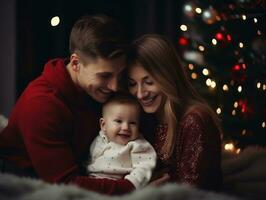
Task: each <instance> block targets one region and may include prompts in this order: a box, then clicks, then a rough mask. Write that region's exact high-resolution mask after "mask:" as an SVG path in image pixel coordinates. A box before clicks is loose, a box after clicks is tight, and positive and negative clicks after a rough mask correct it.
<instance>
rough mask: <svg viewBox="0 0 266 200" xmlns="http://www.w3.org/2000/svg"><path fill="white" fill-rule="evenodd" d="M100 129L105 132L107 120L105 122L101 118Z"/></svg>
mask: <svg viewBox="0 0 266 200" xmlns="http://www.w3.org/2000/svg"><path fill="white" fill-rule="evenodd" d="M100 127H101V130H103V131H105V120H104V118H100Z"/></svg>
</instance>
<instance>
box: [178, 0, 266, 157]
mask: <svg viewBox="0 0 266 200" xmlns="http://www.w3.org/2000/svg"><path fill="white" fill-rule="evenodd" d="M261 2H265V5H266V0H256V1H252V0H234V1H220V2H219V3H218V2H217V1H207V2H206V1H205V2H204V3H203V2H201V1H196V0H189V1H188V2H187V3H185V4H184V5H187V9H185V7H184V13H183V15H184V21H183V22H182V23H181V24H182V25H185V26H186V28H185V29H183V30H185V33H183V37H186V39H187V41H188V44H187V45H186V42H185V41H183V42H182V41H181V40H180V41H179V47H180V48H181V49H180V50H181V52H182V55H183V57H184V61H185V62H186V63H187V62H192V63H193V64H194V65H195V66H194V65H192V64H191V65H190V64H188V68H189V71H190V70H191V71H190V74H191V78H192V79H193V77H194V76H195V75H193V73H195V74H197V79H200V80H203V82H200V81H199V82H193V83H196V84H198V85H197V87H199V89H200V90H199V92H202V95H203V96H204V95H206V99H208V102H210V103H211V105H217V102H219V104H220V105H221V106H217V107H216V108H214V110H215V112H216V114H217V115H219V117H220V118H221V119H222V124H223V125H224V126H225V127H226V129H225V130H226V131H225V133H224V138H223V140H227V139H228V138H234V137H235V135H232V134H234V133H240V134H239V135H238V136H237V137H236V138H237V140H239V141H229V142H227V143H228V144H230V143H232V145H234V147H233V150H232V152H233V153H240V152H241V149H240V148H237V147H236V144H237V143H238V142H239V143H241V144H240V145H241V146H243V148H245V147H246V146H247V145H249V144H248V142H250V141H251V140H249V137H253V136H254V137H255V136H256V134H261V131H262V130H263V131H265V126H266V124H265V116H266V107H265V97H264V96H263V95H264V92H265V91H266V83H265V81H264V79H265V74H266V68H265V67H264V66H265V65H266V60H265V46H266V39H265V37H264V31H265V27H266V18H265V16H266V15H265V12H264V11H266V7H265V6H264V7H263V6H261ZM257 8H259V9H257ZM250 9H252V10H250ZM192 18H193V19H192ZM180 32H182V31H180ZM262 36H263V37H262ZM209 48H212V49H209ZM183 52H184V53H183ZM187 53H194V54H195V53H197V55H200V57H201V59H200V62H199V59H198V57H195V56H194V57H193V58H192V57H190V58H189V57H188V56H187V55H188V54H187ZM199 66H201V67H202V68H201V69H200V67H199ZM206 66H208V67H206ZM194 78H195V77H194ZM214 78H215V79H216V80H214ZM204 80H205V82H204ZM216 81H217V82H216ZM200 83H202V84H201V85H200ZM205 84H206V85H205ZM216 84H217V85H216ZM220 84H221V86H222V87H221V89H220ZM213 88H219V89H220V90H213ZM209 96H212V97H214V98H208V97H209ZM263 99H264V100H263ZM241 137H245V138H244V140H241ZM243 141H244V144H243V143H242V142H243ZM252 141H253V140H252ZM252 141H251V142H252ZM254 141H259V140H257V138H256V140H254ZM261 141H262V140H261ZM264 141H266V135H265V140H264ZM236 142H237V143H236ZM259 142H260V141H259ZM223 145H224V144H223ZM228 149H230V145H229V148H228Z"/></svg>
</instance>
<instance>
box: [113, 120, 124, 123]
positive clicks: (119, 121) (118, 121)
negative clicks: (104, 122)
mask: <svg viewBox="0 0 266 200" xmlns="http://www.w3.org/2000/svg"><path fill="white" fill-rule="evenodd" d="M114 121H115V122H116V123H122V120H120V119H115V120H114Z"/></svg>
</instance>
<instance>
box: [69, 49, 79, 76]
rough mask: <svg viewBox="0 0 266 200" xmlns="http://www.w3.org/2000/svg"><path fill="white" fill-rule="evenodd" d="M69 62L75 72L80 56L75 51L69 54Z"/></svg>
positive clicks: (77, 69) (77, 68)
mask: <svg viewBox="0 0 266 200" xmlns="http://www.w3.org/2000/svg"><path fill="white" fill-rule="evenodd" d="M70 64H71V67H72V69H73V71H75V72H77V71H79V67H80V58H79V56H78V55H77V54H76V53H73V54H71V56H70Z"/></svg>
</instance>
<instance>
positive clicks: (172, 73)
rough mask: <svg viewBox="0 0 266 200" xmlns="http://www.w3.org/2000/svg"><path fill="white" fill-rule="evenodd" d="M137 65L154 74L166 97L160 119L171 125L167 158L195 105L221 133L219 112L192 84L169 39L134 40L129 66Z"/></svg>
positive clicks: (168, 132) (146, 38)
mask: <svg viewBox="0 0 266 200" xmlns="http://www.w3.org/2000/svg"><path fill="white" fill-rule="evenodd" d="M135 64H140V65H141V66H142V67H143V68H144V69H145V70H146V71H147V72H148V73H149V74H150V75H151V76H152V77H153V79H154V80H155V81H156V82H157V84H158V86H159V87H160V89H161V91H162V93H163V94H164V96H165V98H164V101H163V103H164V105H163V108H162V110H163V111H162V117H161V119H158V120H159V122H161V123H165V122H166V123H167V125H168V130H167V136H166V142H165V143H164V146H163V147H162V150H163V153H164V154H165V155H167V158H169V157H170V156H171V155H172V152H173V149H174V145H175V140H176V137H177V127H178V123H179V120H180V118H181V117H182V115H183V114H184V113H186V112H188V111H189V110H191V109H192V107H193V108H194V107H198V106H200V107H204V109H205V110H206V111H207V112H208V113H209V114H210V116H211V117H212V119H213V121H214V123H215V125H216V126H217V129H218V130H219V131H220V133H221V128H220V125H219V122H218V118H217V116H216V114H215V113H214V112H213V111H212V110H211V108H210V107H209V106H208V105H207V104H206V103H205V101H204V100H203V99H202V98H201V97H200V96H199V95H198V93H197V92H196V90H195V89H194V87H193V86H192V84H191V82H190V80H189V77H188V75H187V73H186V71H185V69H184V67H183V66H182V65H181V62H180V59H179V57H178V54H177V51H176V49H175V47H174V46H173V44H172V43H171V42H170V41H169V40H168V39H166V38H165V37H163V36H161V35H157V34H146V35H144V36H142V37H140V38H139V39H137V40H135V41H134V43H133V45H132V49H131V51H130V56H129V67H130V66H133V65H135Z"/></svg>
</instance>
